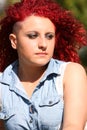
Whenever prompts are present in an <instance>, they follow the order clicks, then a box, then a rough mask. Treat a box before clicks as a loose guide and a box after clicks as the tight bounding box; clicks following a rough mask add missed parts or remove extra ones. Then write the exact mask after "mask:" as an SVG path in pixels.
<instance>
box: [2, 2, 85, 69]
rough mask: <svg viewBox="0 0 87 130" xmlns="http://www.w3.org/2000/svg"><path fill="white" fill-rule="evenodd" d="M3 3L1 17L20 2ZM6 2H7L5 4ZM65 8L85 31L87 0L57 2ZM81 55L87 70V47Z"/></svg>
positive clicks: (82, 49) (82, 50)
mask: <svg viewBox="0 0 87 130" xmlns="http://www.w3.org/2000/svg"><path fill="white" fill-rule="evenodd" d="M0 1H2V3H5V5H3V6H2V7H1V4H2V3H1V2H0V17H3V15H4V9H5V8H6V7H7V6H8V5H9V4H12V3H15V2H18V1H20V0H0ZM3 1H5V2H3ZM57 1H58V3H60V4H61V5H62V6H63V7H64V8H66V9H68V10H71V11H72V13H73V14H74V16H75V17H76V18H77V19H78V20H80V21H81V22H82V23H83V24H84V27H85V29H87V0H57ZM78 53H79V55H80V58H81V63H82V65H83V66H84V67H85V68H87V46H86V47H83V48H81V49H80V50H79V52H78Z"/></svg>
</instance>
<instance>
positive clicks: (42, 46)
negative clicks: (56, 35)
mask: <svg viewBox="0 0 87 130" xmlns="http://www.w3.org/2000/svg"><path fill="white" fill-rule="evenodd" d="M38 48H39V49H42V50H43V51H45V50H46V48H47V40H46V38H45V37H43V38H40V39H39V42H38Z"/></svg>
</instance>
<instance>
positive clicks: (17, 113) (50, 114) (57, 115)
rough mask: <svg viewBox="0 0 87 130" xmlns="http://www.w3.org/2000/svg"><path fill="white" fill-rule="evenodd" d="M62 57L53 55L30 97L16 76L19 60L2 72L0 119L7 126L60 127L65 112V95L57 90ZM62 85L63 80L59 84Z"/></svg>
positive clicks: (50, 129)
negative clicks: (58, 57)
mask: <svg viewBox="0 0 87 130" xmlns="http://www.w3.org/2000/svg"><path fill="white" fill-rule="evenodd" d="M62 64H64V62H62V61H58V60H55V59H51V60H50V62H49V64H48V67H47V69H46V72H45V74H44V76H43V78H42V79H41V81H40V83H39V84H38V85H37V86H36V88H35V90H34V92H33V94H32V96H31V97H30V98H29V97H28V96H27V94H26V92H25V90H24V88H23V86H22V84H21V82H20V80H19V78H18V76H17V68H18V61H15V62H14V63H13V64H11V65H9V66H8V67H7V68H6V69H5V71H4V72H3V74H2V75H1V76H0V89H1V95H2V97H1V102H2V104H1V110H0V119H3V120H4V122H5V127H6V130H16V129H17V130H58V126H59V125H60V124H61V122H62V116H63V99H62V98H61V95H60V93H58V92H57V90H56V79H57V78H59V79H61V71H60V66H61V65H62ZM58 87H60V84H58Z"/></svg>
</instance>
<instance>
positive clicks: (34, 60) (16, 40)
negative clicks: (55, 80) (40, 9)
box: [9, 16, 55, 66]
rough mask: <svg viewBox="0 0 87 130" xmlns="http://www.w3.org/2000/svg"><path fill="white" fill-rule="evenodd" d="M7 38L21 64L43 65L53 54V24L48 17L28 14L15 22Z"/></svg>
mask: <svg viewBox="0 0 87 130" xmlns="http://www.w3.org/2000/svg"><path fill="white" fill-rule="evenodd" d="M9 38H10V41H11V45H12V47H13V48H14V49H17V52H18V57H19V62H21V63H22V64H28V65H32V66H33V65H34V66H43V65H46V64H47V63H48V62H49V60H50V59H51V57H52V56H53V52H54V47H55V26H54V24H53V23H52V22H51V21H50V20H49V19H48V18H44V17H38V16H29V17H27V18H26V19H25V20H24V21H22V22H17V23H16V24H15V25H14V31H13V34H10V36H9Z"/></svg>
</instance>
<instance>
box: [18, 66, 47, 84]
mask: <svg viewBox="0 0 87 130" xmlns="http://www.w3.org/2000/svg"><path fill="white" fill-rule="evenodd" d="M46 68H47V65H46V66H42V67H35V66H23V64H21V65H20V64H19V68H18V76H19V78H20V80H21V81H22V82H35V81H37V80H39V79H40V78H41V77H42V76H43V74H44V72H45V70H46Z"/></svg>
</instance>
